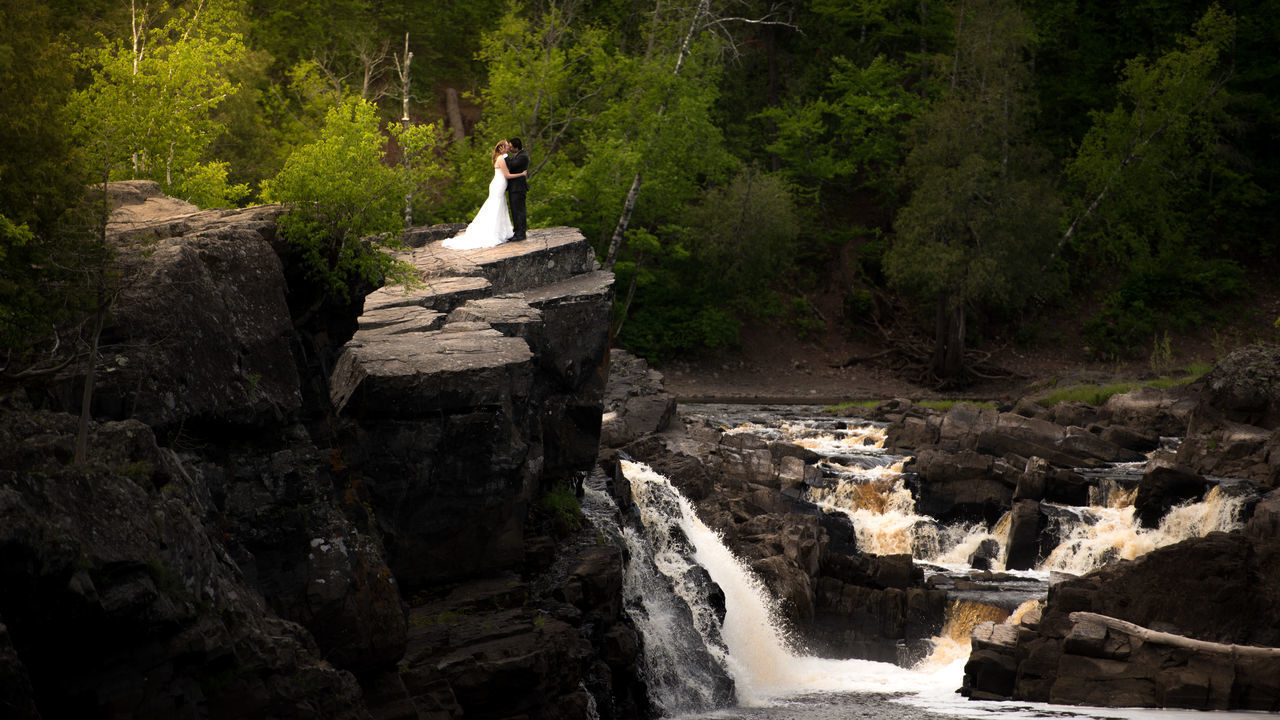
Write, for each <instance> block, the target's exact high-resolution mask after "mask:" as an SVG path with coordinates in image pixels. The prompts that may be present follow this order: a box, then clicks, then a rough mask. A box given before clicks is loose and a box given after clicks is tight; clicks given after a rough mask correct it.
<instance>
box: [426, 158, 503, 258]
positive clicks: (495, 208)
mask: <svg viewBox="0 0 1280 720" xmlns="http://www.w3.org/2000/svg"><path fill="white" fill-rule="evenodd" d="M503 157H506V155H503ZM515 234H516V231H515V228H514V227H512V225H511V213H510V212H508V211H507V176H505V175H503V174H502V168H500V167H497V166H494V168H493V180H490V181H489V198H488V199H487V200H485V201H484V205H481V206H480V211H479V212H477V213H476V217H475V219H474V220H472V221H471V224H470V225H468V226H467V229H466V230H463V231H462V232H460V233H458V234H457V235H454V236H453V237H451V238H449V239H448V240H445V241H444V243H443V244H444V246H445V247H447V248H450V249H453V250H475V249H477V248H487V247H493V246H494V245H501V244H502V243H504V242H506V241H507V240H510V239H511V237H512V236H513V235H515Z"/></svg>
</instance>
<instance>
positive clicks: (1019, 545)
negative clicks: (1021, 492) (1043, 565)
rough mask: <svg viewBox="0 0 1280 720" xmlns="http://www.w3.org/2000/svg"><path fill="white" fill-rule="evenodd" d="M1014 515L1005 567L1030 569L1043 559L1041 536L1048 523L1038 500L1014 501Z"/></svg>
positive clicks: (1010, 526) (1011, 522) (1010, 527)
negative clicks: (1041, 554)
mask: <svg viewBox="0 0 1280 720" xmlns="http://www.w3.org/2000/svg"><path fill="white" fill-rule="evenodd" d="M1012 515H1013V517H1012V519H1011V520H1010V524H1009V542H1008V549H1007V553H1006V558H1005V567H1006V568H1008V569H1010V570H1030V569H1032V568H1034V567H1035V566H1036V564H1037V562H1039V560H1040V559H1041V558H1040V537H1041V533H1042V532H1043V530H1044V528H1045V526H1046V525H1047V524H1048V523H1047V520H1046V518H1045V517H1044V514H1043V513H1041V512H1040V503H1039V502H1038V501H1036V500H1018V501H1016V502H1014V503H1013V512H1012Z"/></svg>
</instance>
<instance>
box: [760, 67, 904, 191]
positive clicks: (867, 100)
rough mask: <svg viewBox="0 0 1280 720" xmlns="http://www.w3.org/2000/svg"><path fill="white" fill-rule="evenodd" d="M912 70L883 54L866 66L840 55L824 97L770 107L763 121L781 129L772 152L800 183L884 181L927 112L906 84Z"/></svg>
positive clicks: (764, 113) (812, 185)
mask: <svg viewBox="0 0 1280 720" xmlns="http://www.w3.org/2000/svg"><path fill="white" fill-rule="evenodd" d="M906 75H907V71H906V70H905V69H904V68H903V67H902V66H901V65H899V64H898V63H895V62H894V61H892V60H889V59H887V58H886V57H884V56H883V55H880V56H876V57H875V58H874V59H872V60H871V62H870V63H869V64H868V65H867V66H866V67H860V66H858V65H856V64H855V63H854V62H853V61H851V60H849V59H847V58H844V57H836V58H834V59H833V60H832V63H831V75H830V79H829V80H828V82H827V87H826V88H825V89H824V92H823V94H822V95H820V96H819V97H817V98H815V99H812V100H808V101H805V102H798V103H795V104H792V105H789V106H782V107H770V108H765V109H764V110H762V111H761V112H760V113H759V114H758V117H759V118H760V119H762V120H765V121H768V122H769V123H771V124H772V125H773V126H774V127H775V128H776V134H775V136H774V139H773V140H772V141H771V142H770V143H769V144H768V145H767V146H766V149H767V150H768V151H769V152H771V153H775V154H776V155H777V156H778V157H779V158H780V159H781V160H782V161H783V166H784V167H785V169H786V173H787V174H788V176H789V177H791V178H792V179H793V180H794V181H795V182H797V183H800V184H804V185H806V186H810V187H815V186H817V185H818V184H820V183H822V182H824V181H830V180H832V179H837V178H841V179H845V178H852V177H854V176H856V175H858V173H860V172H862V171H864V170H869V169H871V170H877V171H878V172H875V173H872V174H869V175H866V176H864V177H865V178H868V179H871V180H873V181H875V182H881V183H883V182H884V180H885V179H887V177H888V176H887V174H886V173H884V172H883V170H884V169H885V168H887V167H889V166H890V165H892V164H894V163H896V162H897V161H898V160H899V158H900V156H901V153H902V150H901V146H902V142H903V140H904V137H903V136H904V131H905V129H906V128H907V127H908V126H909V121H910V120H911V119H912V118H914V117H915V116H916V115H918V114H919V113H920V112H921V110H922V109H923V108H924V105H925V102H924V99H923V98H922V97H921V96H920V95H919V94H918V93H916V92H912V91H911V90H908V89H907V87H906V85H905V78H906Z"/></svg>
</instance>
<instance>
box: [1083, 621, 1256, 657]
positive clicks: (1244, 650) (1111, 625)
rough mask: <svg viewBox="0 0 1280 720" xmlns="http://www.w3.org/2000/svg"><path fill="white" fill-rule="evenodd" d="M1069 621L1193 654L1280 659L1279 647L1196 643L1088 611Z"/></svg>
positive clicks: (1189, 639)
mask: <svg viewBox="0 0 1280 720" xmlns="http://www.w3.org/2000/svg"><path fill="white" fill-rule="evenodd" d="M1069 617H1070V618H1071V622H1074V623H1080V622H1086V623H1093V624H1095V625H1102V626H1103V627H1105V628H1107V629H1108V630H1115V631H1117V632H1122V633H1125V634H1126V635H1132V636H1133V637H1136V638H1138V639H1140V640H1142V641H1143V642H1148V643H1153V644H1156V645H1169V646H1172V647H1180V648H1186V649H1188V650H1195V651H1196V652H1206V653H1215V654H1219V655H1231V656H1233V657H1257V658H1270V659H1280V648H1273V647H1259V646H1257V645H1233V644H1229V643H1216V642H1210V641H1208V640H1196V639H1195V638H1189V637H1186V636H1184V635H1174V634H1173V633H1167V632H1160V631H1159V630H1152V629H1150V628H1145V627H1142V626H1141V625H1135V624H1133V623H1131V622H1128V621H1127V620H1121V619H1119V618H1113V617H1108V616H1106V615H1099V614H1097V613H1091V612H1082V611H1080V612H1073V613H1071V615H1070V616H1069Z"/></svg>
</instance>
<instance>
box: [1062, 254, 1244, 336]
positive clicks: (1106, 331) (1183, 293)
mask: <svg viewBox="0 0 1280 720" xmlns="http://www.w3.org/2000/svg"><path fill="white" fill-rule="evenodd" d="M1245 292H1246V288H1245V283H1244V272H1243V271H1242V270H1241V269H1240V266H1239V265H1237V264H1236V263H1235V262H1233V261H1231V260H1225V259H1215V260H1207V261H1199V260H1196V259H1194V258H1188V257H1173V256H1170V255H1165V256H1160V257H1156V258H1149V259H1146V260H1143V261H1140V262H1138V263H1136V264H1135V265H1134V266H1133V268H1132V269H1131V270H1130V272H1129V275H1128V277H1126V278H1125V279H1124V282H1123V283H1121V285H1120V287H1119V289H1117V290H1116V292H1115V293H1114V294H1112V295H1111V297H1109V298H1108V299H1107V301H1106V305H1105V307H1104V309H1103V310H1102V312H1100V313H1099V314H1097V315H1095V316H1094V317H1092V318H1090V319H1089V320H1088V321H1087V322H1086V323H1085V326H1084V332H1085V337H1086V338H1087V339H1088V341H1089V344H1090V345H1091V346H1092V347H1093V348H1094V352H1095V354H1097V355H1098V356H1101V357H1106V358H1128V357H1135V356H1136V354H1137V353H1138V352H1140V351H1141V350H1142V349H1143V346H1144V345H1145V344H1146V342H1147V339H1148V338H1151V337H1153V336H1157V335H1159V334H1160V333H1161V332H1162V331H1166V330H1169V329H1174V330H1184V329H1187V328H1192V327H1198V326H1200V325H1203V324H1204V323H1206V322H1210V321H1212V320H1214V319H1216V318H1218V317H1219V316H1220V314H1221V312H1222V303H1223V302H1224V301H1227V300H1232V299H1235V298H1238V297H1241V296H1243V295H1244V294H1245Z"/></svg>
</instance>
